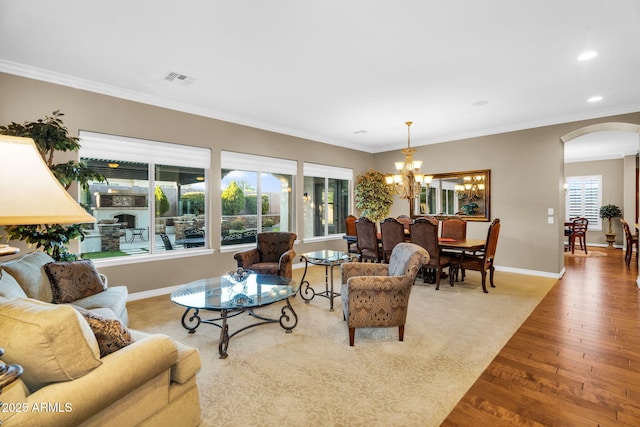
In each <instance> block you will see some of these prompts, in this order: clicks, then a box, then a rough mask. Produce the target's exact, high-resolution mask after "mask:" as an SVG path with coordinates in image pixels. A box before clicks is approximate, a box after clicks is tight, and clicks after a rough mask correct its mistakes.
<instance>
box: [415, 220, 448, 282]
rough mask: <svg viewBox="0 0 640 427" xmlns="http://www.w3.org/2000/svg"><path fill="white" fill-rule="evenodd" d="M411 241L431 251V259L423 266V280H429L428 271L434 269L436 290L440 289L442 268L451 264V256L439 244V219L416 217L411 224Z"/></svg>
mask: <svg viewBox="0 0 640 427" xmlns="http://www.w3.org/2000/svg"><path fill="white" fill-rule="evenodd" d="M411 243H415V244H416V245H418V246H421V247H423V248H424V249H426V251H427V252H429V257H430V260H429V262H428V263H426V264H424V265H423V266H422V277H423V282H425V283H426V282H427V271H428V270H433V271H434V272H435V283H436V290H438V289H440V276H441V275H442V269H443V268H445V267H448V266H449V265H450V264H451V257H450V256H449V255H446V254H444V253H443V252H442V251H441V250H440V245H439V244H438V220H436V219H435V218H416V220H415V221H413V224H411ZM450 277H453V276H450ZM451 286H453V282H451Z"/></svg>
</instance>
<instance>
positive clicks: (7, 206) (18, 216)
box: [0, 135, 95, 393]
mask: <svg viewBox="0 0 640 427" xmlns="http://www.w3.org/2000/svg"><path fill="white" fill-rule="evenodd" d="M86 222H95V218H93V217H92V216H91V215H89V214H88V213H87V212H86V211H85V210H84V209H83V208H82V206H80V205H79V204H78V202H76V201H75V200H74V199H73V197H71V195H70V194H69V193H67V190H65V189H64V187H63V186H62V185H61V184H60V182H58V180H57V179H56V177H55V176H54V175H53V173H51V170H50V169H49V167H48V166H47V164H46V163H45V162H44V161H43V160H42V157H41V156H40V153H39V151H38V148H37V147H36V144H35V142H34V141H33V140H32V139H31V138H21V137H16V136H7V135H0V226H2V225H35V224H81V223H86ZM18 251H19V249H18V248H13V247H11V246H9V245H0V257H1V256H3V255H10V254H15V253H17V252H18ZM2 353H3V350H2V349H0V356H1V355H2ZM21 374H22V367H21V366H20V365H6V364H4V363H0V393H1V392H2V388H4V387H5V386H6V385H8V384H10V383H12V382H13V381H15V380H16V379H17V378H18V377H19V376H20V375H21Z"/></svg>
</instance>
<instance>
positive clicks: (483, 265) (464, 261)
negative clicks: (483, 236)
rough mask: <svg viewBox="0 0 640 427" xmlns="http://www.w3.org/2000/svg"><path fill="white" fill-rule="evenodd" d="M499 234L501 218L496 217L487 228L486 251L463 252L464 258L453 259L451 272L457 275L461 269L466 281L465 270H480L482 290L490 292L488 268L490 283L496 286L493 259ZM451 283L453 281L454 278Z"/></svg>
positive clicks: (493, 286)
mask: <svg viewBox="0 0 640 427" xmlns="http://www.w3.org/2000/svg"><path fill="white" fill-rule="evenodd" d="M499 235H500V219H499V218H496V219H494V220H493V222H492V223H491V225H490V226H489V230H487V240H486V243H485V246H484V251H482V252H481V253H479V254H473V255H472V254H463V255H462V258H460V259H457V260H452V262H451V268H450V270H449V274H452V275H455V276H456V277H457V275H458V270H460V269H461V270H462V271H463V273H462V279H461V280H462V281H464V278H465V275H464V270H475V271H479V272H480V274H481V275H482V291H483V292H484V293H488V292H489V291H487V286H486V282H487V270H489V283H490V284H491V287H492V288H495V285H494V284H493V272H494V271H495V267H494V266H493V259H494V258H495V256H496V248H497V247H498V236H499ZM452 270H453V271H452ZM451 283H453V278H452V281H451Z"/></svg>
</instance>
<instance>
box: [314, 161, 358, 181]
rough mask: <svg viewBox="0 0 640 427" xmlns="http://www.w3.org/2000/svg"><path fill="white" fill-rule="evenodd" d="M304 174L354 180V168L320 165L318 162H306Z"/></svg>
mask: <svg viewBox="0 0 640 427" xmlns="http://www.w3.org/2000/svg"><path fill="white" fill-rule="evenodd" d="M304 176H313V177H323V178H334V179H344V180H347V181H352V180H353V169H347V168H339V167H336V166H326V165H319V164H316V163H305V164H304Z"/></svg>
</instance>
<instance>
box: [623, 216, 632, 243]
mask: <svg viewBox="0 0 640 427" xmlns="http://www.w3.org/2000/svg"><path fill="white" fill-rule="evenodd" d="M620 223H621V224H622V229H623V230H624V236H625V238H626V240H627V242H629V241H631V240H632V239H633V234H631V228H629V223H628V222H627V221H625V220H624V219H622V218H620Z"/></svg>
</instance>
